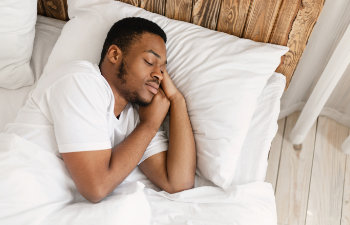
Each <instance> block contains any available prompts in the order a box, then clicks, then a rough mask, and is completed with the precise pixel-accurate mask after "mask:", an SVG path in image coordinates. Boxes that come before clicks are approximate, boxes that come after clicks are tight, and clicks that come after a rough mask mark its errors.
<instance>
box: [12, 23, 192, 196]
mask: <svg viewBox="0 0 350 225" xmlns="http://www.w3.org/2000/svg"><path fill="white" fill-rule="evenodd" d="M86 38H89V37H86ZM165 42H166V35H165V33H164V31H163V30H162V29H161V28H160V27H159V26H158V25H156V24H155V23H153V22H151V21H148V20H146V19H142V18H126V19H123V20H120V21H118V22H117V23H115V24H114V25H113V26H112V28H111V29H110V31H109V32H108V35H107V37H106V40H105V43H104V46H103V50H102V54H101V60H100V63H99V65H96V64H92V63H90V62H88V61H74V62H70V63H68V64H65V65H63V66H61V67H60V68H58V69H57V70H56V71H55V72H53V73H50V74H45V75H44V76H43V77H42V78H41V79H40V80H39V81H38V84H37V86H36V88H35V89H34V90H33V92H32V93H31V94H30V95H29V98H28V100H27V102H26V104H25V106H24V107H23V108H22V109H21V110H20V112H19V114H18V116H17V119H16V121H15V122H14V123H11V124H9V125H8V126H7V128H6V132H10V133H15V134H17V135H19V136H21V137H23V138H25V139H27V140H29V141H31V142H33V143H35V144H37V145H39V146H41V147H42V148H43V149H45V150H47V151H53V152H55V153H56V154H57V155H58V156H61V157H62V159H63V160H64V163H65V165H66V167H67V169H68V171H69V173H70V175H71V177H72V178H73V180H74V183H75V185H76V187H77V189H78V190H79V192H80V193H81V194H82V195H83V196H84V197H85V198H86V199H88V200H89V201H91V202H99V201H101V200H102V199H103V198H104V197H106V196H107V195H108V194H109V193H110V192H112V191H113V190H114V189H115V188H116V187H117V186H118V185H119V184H120V183H121V182H122V181H123V180H124V179H125V178H126V177H127V176H128V175H129V174H130V172H131V171H132V170H133V169H135V168H136V167H137V166H138V167H139V168H140V169H141V170H142V171H143V173H144V174H145V175H146V176H147V177H148V178H149V180H151V181H152V183H154V184H155V185H156V186H158V187H159V188H161V189H163V190H165V191H167V192H169V193H174V192H179V191H182V190H186V189H190V188H192V187H193V185H194V176H195V168H196V152H195V143H194V137H193V132H192V127H191V123H190V120H189V116H188V113H187V107H186V102H185V99H184V97H183V95H182V94H181V93H180V91H179V90H178V89H177V88H176V87H175V85H174V84H173V82H172V81H171V79H170V77H169V75H168V73H167V71H166V64H167V59H166V47H165ZM168 112H169V139H168V138H167V135H166V133H165V131H163V130H161V129H160V127H161V124H162V122H163V120H164V118H165V116H166V115H167V113H168Z"/></svg>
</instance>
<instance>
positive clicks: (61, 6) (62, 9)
mask: <svg viewBox="0 0 350 225" xmlns="http://www.w3.org/2000/svg"><path fill="white" fill-rule="evenodd" d="M43 6H44V9H45V13H46V16H48V17H52V18H56V19H59V20H65V21H67V20H68V12H67V0H43Z"/></svg>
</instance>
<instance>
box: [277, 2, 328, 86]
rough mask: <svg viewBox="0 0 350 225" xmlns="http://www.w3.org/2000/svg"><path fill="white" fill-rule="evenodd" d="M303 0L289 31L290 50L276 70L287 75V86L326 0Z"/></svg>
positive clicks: (288, 44)
mask: <svg viewBox="0 0 350 225" xmlns="http://www.w3.org/2000/svg"><path fill="white" fill-rule="evenodd" d="M301 2H302V3H301V6H300V10H299V12H298V13H297V16H296V18H295V20H294V23H293V25H292V29H291V31H290V32H289V39H288V43H287V46H288V47H289V49H290V50H289V52H288V53H287V54H286V55H285V58H284V60H283V62H282V63H281V65H280V66H279V67H278V68H277V70H276V71H277V72H279V73H282V74H284V75H285V76H286V78H287V87H288V85H289V83H290V80H291V78H292V75H293V73H294V71H295V69H296V67H297V65H298V62H299V60H300V57H301V55H302V53H303V51H304V49H305V47H306V44H307V41H308V39H309V36H310V34H311V32H312V30H313V27H314V25H315V23H316V21H317V19H318V16H319V15H320V12H321V10H322V8H323V4H324V0H303V1H301Z"/></svg>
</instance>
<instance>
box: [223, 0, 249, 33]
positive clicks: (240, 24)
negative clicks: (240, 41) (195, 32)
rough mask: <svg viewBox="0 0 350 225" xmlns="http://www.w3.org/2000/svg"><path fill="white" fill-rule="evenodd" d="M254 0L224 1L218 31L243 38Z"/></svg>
mask: <svg viewBox="0 0 350 225" xmlns="http://www.w3.org/2000/svg"><path fill="white" fill-rule="evenodd" d="M251 1H252V0H223V2H222V3H221V9H220V15H219V19H218V25H217V30H218V31H222V32H225V33H228V34H233V35H235V36H237V37H242V35H243V29H244V25H245V21H246V19H247V16H248V10H249V6H250V2H251Z"/></svg>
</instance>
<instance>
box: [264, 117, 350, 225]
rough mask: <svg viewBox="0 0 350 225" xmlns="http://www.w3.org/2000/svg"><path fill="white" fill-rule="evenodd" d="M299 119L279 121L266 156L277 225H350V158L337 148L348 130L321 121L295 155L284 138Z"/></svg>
mask: <svg viewBox="0 0 350 225" xmlns="http://www.w3.org/2000/svg"><path fill="white" fill-rule="evenodd" d="M298 115H299V113H294V114H292V115H290V116H288V117H287V118H285V119H281V120H279V121H278V124H279V130H278V133H277V135H276V137H275V139H274V141H273V143H272V146H271V151H270V154H269V166H268V171H267V177H266V181H268V182H270V183H272V185H273V187H274V188H275V195H276V205H277V215H278V224H279V225H304V224H305V225H350V156H347V155H346V154H344V153H342V152H341V148H340V147H341V144H342V142H343V141H344V140H345V139H346V137H347V136H348V135H349V129H348V128H347V127H345V126H342V125H340V124H338V123H337V122H335V121H333V120H331V119H329V118H327V117H323V116H321V117H319V118H318V120H317V122H316V123H315V124H314V126H313V127H312V128H311V130H310V131H309V134H308V136H307V137H306V139H305V141H304V143H303V148H302V149H301V150H294V149H293V145H292V144H291V143H290V141H289V139H288V136H289V133H290V131H291V129H292V128H293V126H294V124H295V122H296V120H297V118H298Z"/></svg>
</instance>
